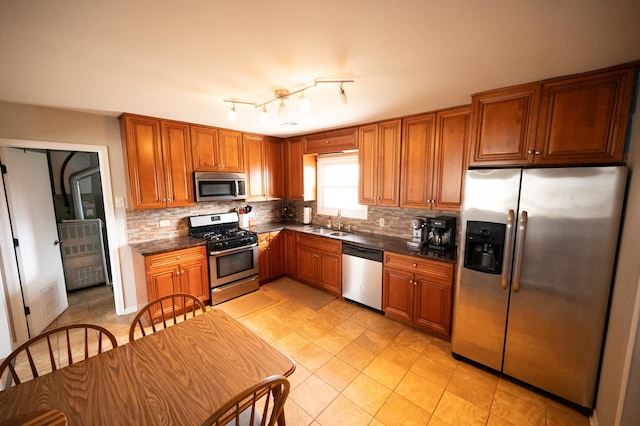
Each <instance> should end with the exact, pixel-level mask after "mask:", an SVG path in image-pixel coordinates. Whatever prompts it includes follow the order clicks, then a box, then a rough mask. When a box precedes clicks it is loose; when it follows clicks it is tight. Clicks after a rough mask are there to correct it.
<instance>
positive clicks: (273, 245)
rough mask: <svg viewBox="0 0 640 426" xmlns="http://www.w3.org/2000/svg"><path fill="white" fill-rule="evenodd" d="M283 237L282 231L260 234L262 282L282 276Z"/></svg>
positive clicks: (259, 247)
mask: <svg viewBox="0 0 640 426" xmlns="http://www.w3.org/2000/svg"><path fill="white" fill-rule="evenodd" d="M283 239H284V237H283V235H282V231H273V232H265V233H262V234H259V235H258V263H259V269H260V273H259V275H260V284H262V283H266V282H268V281H271V280H273V279H274V278H278V277H280V276H282V274H283V249H284V244H283V243H284V241H283Z"/></svg>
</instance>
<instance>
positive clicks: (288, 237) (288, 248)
mask: <svg viewBox="0 0 640 426" xmlns="http://www.w3.org/2000/svg"><path fill="white" fill-rule="evenodd" d="M281 235H282V258H283V264H282V267H283V269H284V273H285V275H287V276H288V277H291V278H294V279H295V278H296V277H297V276H298V271H297V269H298V268H297V260H296V231H290V230H286V229H285V230H284V231H282V232H281Z"/></svg>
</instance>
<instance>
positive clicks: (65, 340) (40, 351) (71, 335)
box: [0, 324, 118, 390]
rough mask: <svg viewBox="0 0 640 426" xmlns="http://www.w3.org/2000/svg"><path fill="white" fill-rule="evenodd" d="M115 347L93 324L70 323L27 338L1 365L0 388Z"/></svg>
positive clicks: (104, 331) (105, 332)
mask: <svg viewBox="0 0 640 426" xmlns="http://www.w3.org/2000/svg"><path fill="white" fill-rule="evenodd" d="M117 346H118V341H117V340H116V338H115V336H114V335H113V334H111V332H110V331H109V330H107V329H106V328H104V327H101V326H99V325H95V324H70V325H65V326H63V327H58V328H54V329H51V330H48V331H45V332H43V333H42V334H40V335H38V336H36V337H34V338H32V339H29V340H28V341H26V342H25V343H23V344H22V345H20V346H19V347H18V348H17V349H15V350H14V351H13V352H11V353H10V354H9V356H8V357H7V358H6V359H5V360H4V361H3V362H2V364H0V377H3V378H4V376H5V373H6V378H5V382H4V385H3V386H2V387H1V388H0V389H2V390H6V389H8V388H10V387H11V386H12V384H13V383H15V384H16V385H18V384H20V383H22V382H23V381H27V380H31V379H35V378H36V377H39V376H41V375H43V374H47V373H50V372H52V371H56V370H57V369H58V368H61V367H64V366H66V365H70V364H73V363H76V362H78V361H82V360H85V359H87V358H89V357H91V356H94V355H97V354H100V353H102V352H104V351H107V350H109V349H112V348H115V347H117Z"/></svg>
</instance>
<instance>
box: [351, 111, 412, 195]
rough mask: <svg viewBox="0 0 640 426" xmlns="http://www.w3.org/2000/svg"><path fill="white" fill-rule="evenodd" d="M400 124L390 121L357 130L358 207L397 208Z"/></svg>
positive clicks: (396, 121) (399, 121) (397, 121)
mask: <svg viewBox="0 0 640 426" xmlns="http://www.w3.org/2000/svg"><path fill="white" fill-rule="evenodd" d="M401 124H402V121H401V120H390V121H385V122H382V123H376V124H371V125H368V126H363V127H360V128H359V129H358V145H359V151H358V157H359V158H358V161H359V164H360V187H359V194H358V195H359V197H358V199H359V202H360V204H367V205H372V206H395V207H397V206H398V204H399V202H400V194H399V191H400V142H401V140H400V130H401Z"/></svg>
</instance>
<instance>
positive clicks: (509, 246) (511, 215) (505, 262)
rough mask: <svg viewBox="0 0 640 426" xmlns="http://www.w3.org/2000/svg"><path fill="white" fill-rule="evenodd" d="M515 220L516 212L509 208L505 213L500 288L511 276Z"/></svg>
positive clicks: (505, 286) (506, 284) (506, 283)
mask: <svg viewBox="0 0 640 426" xmlns="http://www.w3.org/2000/svg"><path fill="white" fill-rule="evenodd" d="M515 220H516V213H515V212H514V211H513V210H509V212H508V213H507V232H506V233H505V234H506V235H505V244H504V253H503V254H502V288H503V289H504V290H506V289H507V287H508V285H509V277H510V276H511V260H512V256H513V233H514V231H515V229H514V227H513V223H514V222H515Z"/></svg>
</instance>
